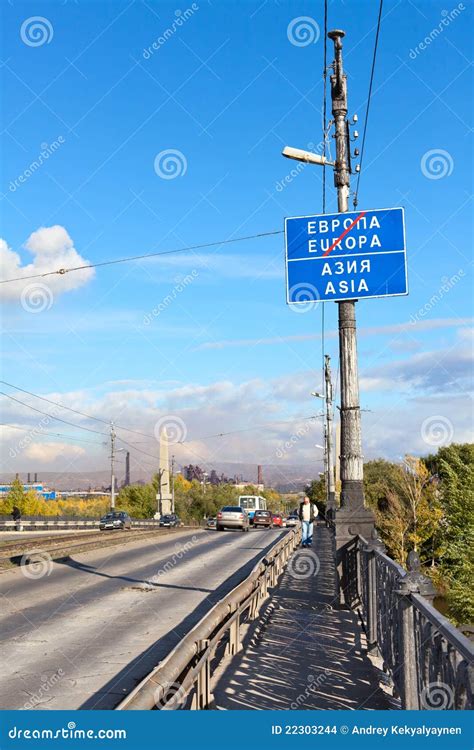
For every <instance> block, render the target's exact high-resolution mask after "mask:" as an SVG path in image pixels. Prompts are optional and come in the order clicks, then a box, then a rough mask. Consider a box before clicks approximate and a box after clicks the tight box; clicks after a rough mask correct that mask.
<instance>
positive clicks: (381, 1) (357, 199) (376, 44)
mask: <svg viewBox="0 0 474 750" xmlns="http://www.w3.org/2000/svg"><path fill="white" fill-rule="evenodd" d="M382 9H383V0H380V5H379V16H378V20H377V31H376V32H375V44H374V55H373V58H372V70H371V72H370V83H369V94H368V96H367V107H366V110H365V122H364V132H363V135H362V146H361V149H360V161H359V172H358V175H357V183H356V189H355V193H354V200H353V206H354V208H356V207H357V205H358V202H359V185H360V176H361V173H362V161H363V159H364V150H365V138H366V135H367V123H368V121H369V109H370V101H371V98H372V85H373V82H374V72H375V61H376V59H377V48H378V44H379V34H380V25H381V21H382Z"/></svg>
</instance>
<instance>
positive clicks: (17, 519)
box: [12, 505, 21, 531]
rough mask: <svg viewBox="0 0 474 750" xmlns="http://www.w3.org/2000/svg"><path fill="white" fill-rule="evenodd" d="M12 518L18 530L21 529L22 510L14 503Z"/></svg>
mask: <svg viewBox="0 0 474 750" xmlns="http://www.w3.org/2000/svg"><path fill="white" fill-rule="evenodd" d="M12 518H13V520H14V522H15V527H16V530H17V531H21V510H20V509H19V508H18V506H17V505H14V506H13V508H12Z"/></svg>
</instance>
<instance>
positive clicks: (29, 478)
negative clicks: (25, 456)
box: [27, 472, 31, 484]
mask: <svg viewBox="0 0 474 750" xmlns="http://www.w3.org/2000/svg"><path fill="white" fill-rule="evenodd" d="M27 484H31V474H30V472H28V481H27Z"/></svg>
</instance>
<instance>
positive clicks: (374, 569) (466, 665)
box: [341, 535, 474, 710]
mask: <svg viewBox="0 0 474 750" xmlns="http://www.w3.org/2000/svg"><path fill="white" fill-rule="evenodd" d="M341 585H342V586H343V589H344V594H345V601H346V603H347V604H348V605H349V606H350V607H351V608H353V609H357V610H358V611H359V614H360V616H361V619H362V623H363V626H364V629H365V632H366V636H367V644H368V649H369V652H372V653H376V654H379V655H380V656H381V657H382V660H383V664H384V669H385V670H386V671H387V672H388V674H389V676H390V678H391V680H392V682H393V685H394V689H395V693H396V694H397V695H399V696H400V698H401V703H402V707H403V708H404V709H414V710H419V709H428V710H429V709H437V710H440V709H450V710H459V709H469V708H472V707H473V691H474V648H473V645H472V643H471V641H470V640H468V638H466V637H465V636H464V635H463V634H462V633H461V632H460V631H459V630H458V629H457V628H455V627H454V626H453V625H452V624H451V623H450V622H449V620H447V618H446V617H444V616H443V615H441V614H440V613H439V612H438V611H437V610H436V609H435V608H434V607H433V606H432V603H431V602H432V600H433V597H434V594H435V589H434V587H433V585H432V583H431V581H430V580H429V579H428V578H427V577H426V576H424V575H423V574H422V573H421V570H420V560H419V557H418V555H417V554H416V553H410V554H409V556H408V571H407V570H405V569H404V568H402V567H401V566H400V565H398V564H397V563H396V562H394V561H393V560H392V559H391V558H390V557H388V555H386V554H385V553H384V551H383V546H382V545H381V543H380V542H379V540H378V539H377V538H376V537H375V535H374V539H372V540H370V541H367V540H366V539H364V538H363V537H356V538H354V540H352V542H351V543H350V544H348V545H347V546H346V548H345V549H344V552H343V555H342V580H341Z"/></svg>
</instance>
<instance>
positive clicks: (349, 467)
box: [328, 30, 364, 509]
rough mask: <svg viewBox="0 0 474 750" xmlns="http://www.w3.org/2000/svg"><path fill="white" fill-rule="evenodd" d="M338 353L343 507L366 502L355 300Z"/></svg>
mask: <svg viewBox="0 0 474 750" xmlns="http://www.w3.org/2000/svg"><path fill="white" fill-rule="evenodd" d="M344 36H345V33H344V31H339V30H335V31H330V32H329V34H328V37H329V38H330V39H332V40H333V41H334V54H335V57H334V62H333V71H334V72H333V74H332V75H331V99H332V114H333V117H334V127H335V139H336V166H335V168H334V184H335V186H336V188H337V203H338V210H339V211H340V212H345V211H347V210H348V203H349V190H350V171H349V170H350V166H349V159H350V152H349V149H350V142H349V133H348V123H347V78H346V75H345V74H344V69H343V64H342V41H341V40H342V38H343V37H344ZM338 307H339V354H340V368H341V481H342V491H341V507H343V508H344V507H347V508H353V509H354V508H356V507H360V506H363V505H364V485H363V463H362V438H361V426H360V406H359V373H358V366H357V336H356V314H355V300H348V301H344V302H338Z"/></svg>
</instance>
